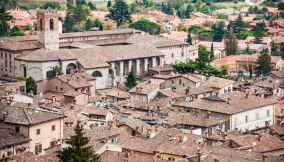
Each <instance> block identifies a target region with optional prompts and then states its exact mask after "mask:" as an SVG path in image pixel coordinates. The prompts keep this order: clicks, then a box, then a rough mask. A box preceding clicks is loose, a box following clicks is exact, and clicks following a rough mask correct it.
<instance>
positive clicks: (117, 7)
mask: <svg viewBox="0 0 284 162" xmlns="http://www.w3.org/2000/svg"><path fill="white" fill-rule="evenodd" d="M109 12H110V13H109V15H108V17H109V18H110V19H112V20H114V21H116V23H117V26H118V27H119V26H121V25H122V24H123V23H125V22H126V21H128V20H130V12H129V7H128V5H127V3H126V2H125V1H124V0H117V1H116V2H115V4H114V5H113V6H112V7H111V8H110V9H109Z"/></svg>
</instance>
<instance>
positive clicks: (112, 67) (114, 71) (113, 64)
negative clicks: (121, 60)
mask: <svg viewBox="0 0 284 162" xmlns="http://www.w3.org/2000/svg"><path fill="white" fill-rule="evenodd" d="M110 66H111V69H112V71H113V76H116V69H115V63H114V62H112V63H111V64H110Z"/></svg>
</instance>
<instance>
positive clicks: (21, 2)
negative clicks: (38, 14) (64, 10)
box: [17, 0, 66, 4]
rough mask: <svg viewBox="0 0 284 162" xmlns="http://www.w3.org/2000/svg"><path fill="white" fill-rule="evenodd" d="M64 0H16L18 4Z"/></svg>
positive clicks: (61, 0) (60, 1)
mask: <svg viewBox="0 0 284 162" xmlns="http://www.w3.org/2000/svg"><path fill="white" fill-rule="evenodd" d="M65 1H66V0H17V2H18V3H20V4H26V3H46V2H59V3H64V2H65Z"/></svg>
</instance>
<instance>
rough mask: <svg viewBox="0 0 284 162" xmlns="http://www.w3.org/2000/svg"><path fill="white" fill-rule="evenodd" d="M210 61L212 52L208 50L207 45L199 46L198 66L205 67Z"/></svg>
mask: <svg viewBox="0 0 284 162" xmlns="http://www.w3.org/2000/svg"><path fill="white" fill-rule="evenodd" d="M209 62H210V52H209V51H207V49H206V47H204V46H202V45H200V46H198V58H197V59H196V63H197V68H199V69H203V68H205V67H206V65H208V63H209Z"/></svg>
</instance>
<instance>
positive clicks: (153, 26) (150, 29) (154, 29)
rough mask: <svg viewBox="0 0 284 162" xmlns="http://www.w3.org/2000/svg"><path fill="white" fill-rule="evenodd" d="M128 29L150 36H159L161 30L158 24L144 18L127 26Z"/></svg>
mask: <svg viewBox="0 0 284 162" xmlns="http://www.w3.org/2000/svg"><path fill="white" fill-rule="evenodd" d="M129 27H130V28H134V29H137V30H142V31H144V32H147V33H150V34H160V30H161V26H160V25H159V24H157V23H155V22H152V21H150V20H148V19H144V18H142V19H140V20H138V21H136V22H133V23H131V24H129Z"/></svg>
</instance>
